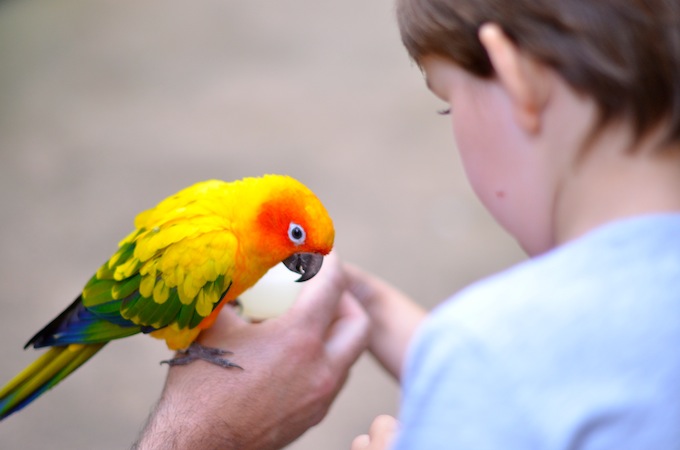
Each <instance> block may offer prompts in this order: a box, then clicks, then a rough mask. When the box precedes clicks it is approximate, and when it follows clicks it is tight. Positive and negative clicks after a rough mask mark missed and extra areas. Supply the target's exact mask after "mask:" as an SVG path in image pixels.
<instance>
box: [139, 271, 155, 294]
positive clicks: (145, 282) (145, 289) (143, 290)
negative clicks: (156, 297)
mask: <svg viewBox="0 0 680 450" xmlns="http://www.w3.org/2000/svg"><path fill="white" fill-rule="evenodd" d="M155 284H156V277H154V276H152V275H146V276H145V277H143V278H142V282H141V283H139V293H140V294H141V295H142V297H151V293H152V292H153V287H154V285H155Z"/></svg>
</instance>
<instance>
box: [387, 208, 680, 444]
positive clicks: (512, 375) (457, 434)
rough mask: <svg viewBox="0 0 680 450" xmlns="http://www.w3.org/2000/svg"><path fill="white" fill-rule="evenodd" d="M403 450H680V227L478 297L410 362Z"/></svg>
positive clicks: (524, 273)
mask: <svg viewBox="0 0 680 450" xmlns="http://www.w3.org/2000/svg"><path fill="white" fill-rule="evenodd" d="M400 420H401V423H402V427H401V431H400V433H399V434H398V437H397V439H396V442H395V445H394V447H393V448H394V449H396V450H406V449H409V450H414V449H417V450H429V449H461V450H486V449H494V450H496V449H499V450H501V449H502V450H515V449H531V450H544V449H551V450H552V449H554V450H557V449H560V450H566V449H569V450H584V449H587V450H596V449H598V450H600V449H602V450H604V449H606V450H614V449H616V450H622V449H626V450H627V449H631V450H662V449H680V215H675V214H662V215H650V216H644V217H637V218H632V219H626V220H622V221H619V222H616V223H611V224H608V225H605V226H603V227H601V228H598V229H596V230H594V231H592V232H590V233H589V234H587V235H585V236H583V237H581V238H579V239H577V240H575V241H572V242H570V243H568V244H566V245H563V246H561V247H559V248H557V249H555V250H553V251H551V252H549V253H547V254H545V255H542V256H540V257H536V258H533V259H531V260H528V261H526V262H524V263H521V264H518V265H517V266H515V267H513V268H511V269H509V270H506V271H504V272H502V273H500V274H498V275H495V276H493V277H490V278H488V279H485V280H483V281H481V282H479V283H476V284H474V285H472V286H470V287H469V288H467V289H465V290H464V291H462V292H461V293H460V294H458V295H456V296H454V297H452V298H451V299H449V300H448V301H446V302H445V303H444V304H443V305H441V306H440V307H439V308H437V309H436V310H435V311H434V312H433V314H431V316H430V317H429V318H428V319H427V320H426V322H425V323H424V325H423V326H422V327H421V328H420V329H419V331H418V332H417V333H416V337H415V338H414V342H413V343H412V345H411V348H410V349H409V355H408V358H407V362H406V370H405V376H404V386H403V401H402V411H401V417H400Z"/></svg>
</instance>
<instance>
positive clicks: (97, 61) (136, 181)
mask: <svg viewBox="0 0 680 450" xmlns="http://www.w3.org/2000/svg"><path fill="white" fill-rule="evenodd" d="M442 107H443V105H442V104H441V102H439V101H437V100H436V99H435V98H434V97H433V96H432V95H431V94H429V93H428V92H427V91H426V89H425V87H424V83H423V80H422V76H421V74H420V73H419V71H418V69H417V68H416V67H414V66H413V64H411V63H410V62H409V60H408V58H407V55H406V53H405V51H404V50H403V49H402V46H401V44H400V42H399V38H398V32H397V29H396V25H395V21H394V19H393V5H392V0H369V1H367V0H343V1H325V0H276V1H262V0H248V1H231V0H194V1H191V2H188V1H184V2H182V1H176V0H134V1H133V0H15V1H12V0H6V1H4V2H3V3H0V214H1V216H0V219H1V224H2V225H1V228H0V246H1V247H0V248H1V251H0V286H2V296H1V297H0V308H1V310H0V311H1V312H2V314H0V325H1V326H0V358H1V361H2V363H1V365H0V382H2V383H4V382H5V381H6V380H8V379H9V378H10V377H11V376H13V375H14V374H15V373H16V372H17V371H19V370H20V369H21V368H23V367H24V366H25V365H26V364H27V363H28V362H29V361H31V360H32V359H33V358H34V357H35V356H36V354H37V353H38V352H36V351H33V350H29V351H23V350H22V346H23V344H24V343H25V342H26V340H27V339H28V338H29V337H30V336H31V335H32V334H33V333H34V332H35V331H37V330H38V329H39V328H40V327H42V326H43V325H44V324H45V323H46V322H48V321H49V320H50V319H52V317H53V316H55V315H56V314H57V313H58V312H60V311H61V309H62V308H63V307H65V306H66V305H67V304H68V303H70V302H71V301H72V299H73V298H74V297H75V296H76V294H77V293H78V291H79V290H80V288H81V287H82V285H83V284H84V283H85V282H86V281H87V279H88V278H89V277H90V276H91V274H92V273H93V271H94V270H96V268H97V267H98V266H99V265H100V264H101V263H102V262H103V261H105V260H106V259H107V258H108V257H109V256H110V254H111V253H112V252H113V251H114V250H115V247H116V244H117V243H118V241H119V239H120V238H122V237H123V236H125V235H126V234H127V233H128V231H130V228H131V226H132V219H133V217H134V215H135V214H136V213H137V212H139V211H141V210H142V209H145V208H148V207H150V206H153V205H154V204H155V203H156V202H157V201H159V200H160V199H162V198H164V197H165V196H167V195H169V194H171V193H174V192H175V191H176V190H178V189H180V188H182V187H184V186H186V185H188V184H190V183H193V182H196V181H199V180H203V179H208V178H222V179H226V180H231V179H235V178H241V177H243V176H247V175H258V174H262V173H266V172H279V173H288V174H290V175H293V176H295V177H297V178H299V179H300V180H302V181H303V182H305V183H306V184H307V185H309V186H310V187H311V188H312V189H313V190H315V191H316V192H317V194H318V195H319V197H321V199H322V200H324V202H325V203H326V205H327V207H328V209H329V210H330V212H331V214H332V215H333V217H334V219H335V222H336V227H337V236H338V239H337V248H338V250H339V252H340V254H341V255H342V256H343V257H344V258H345V259H347V260H351V261H353V262H355V263H357V264H360V265H362V266H364V267H366V268H368V269H370V270H372V271H374V272H376V273H378V274H379V275H381V276H383V277H384V278H386V279H387V280H389V281H391V282H393V283H395V284H396V285H398V286H399V287H400V288H401V289H403V290H404V291H406V292H407V293H408V294H410V295H412V296H413V297H414V298H416V299H417V300H418V301H419V302H421V303H422V304H423V305H425V306H427V307H428V308H430V307H432V306H434V305H435V304H437V303H438V302H440V301H441V300H442V299H444V298H445V297H447V296H448V295H450V294H451V293H453V292H455V291H456V290H458V289H460V288H461V287H463V286H464V285H466V284H467V283H469V282H471V281H473V280H475V279H477V278H479V277H481V276H484V275H486V274H489V273H491V272H493V271H496V270H498V269H500V268H503V267H505V266H507V265H509V264H511V263H512V262H514V261H517V260H519V259H521V258H522V254H521V252H520V251H519V250H518V249H517V247H516V245H515V244H514V243H513V241H512V240H511V239H509V238H508V237H507V236H506V235H505V234H504V233H503V232H502V231H501V230H499V229H498V228H497V227H496V225H495V224H494V223H493V222H492V220H491V219H490V217H489V216H488V215H487V214H486V213H485V212H484V210H483V209H482V208H481V207H480V205H479V204H478V203H477V201H476V200H475V199H474V198H473V196H472V194H471V192H470V190H469V188H468V187H467V184H466V182H465V179H464V176H463V174H462V172H461V168H460V165H459V161H458V160H457V157H456V155H455V152H454V146H453V141H452V139H451V136H450V126H449V123H448V120H449V119H448V118H447V117H441V116H438V115H437V114H436V113H435V111H436V110H437V109H439V108H442ZM490 131H492V130H490ZM168 356H169V352H168V350H167V349H166V348H165V346H164V344H163V343H162V342H160V341H156V340H154V339H150V338H146V337H142V336H136V337H133V338H129V339H126V340H123V341H119V342H116V343H113V344H111V345H109V346H108V347H107V348H106V349H105V350H104V351H103V352H102V353H100V354H99V355H98V356H97V357H96V358H94V359H93V360H91V361H90V362H89V363H88V364H86V365H85V366H84V367H82V368H81V369H80V370H79V371H78V372H76V373H75V374H74V375H73V376H72V377H70V378H69V379H68V380H67V381H65V382H64V383H62V384H61V385H60V386H58V388H56V389H55V390H53V391H51V392H49V393H48V394H46V395H45V396H44V397H42V398H40V399H39V400H38V401H36V402H35V403H34V404H33V405H31V406H30V407H28V408H27V409H25V410H23V411H21V412H20V413H18V414H16V415H14V416H12V417H10V418H9V419H7V420H6V421H4V422H3V423H1V424H0V448H2V449H43V448H63V449H66V448H68V449H121V448H127V447H129V446H130V444H131V443H132V442H133V441H134V439H135V437H136V436H137V433H138V430H139V429H140V427H141V426H142V424H143V422H144V420H145V419H146V417H147V415H148V412H149V410H150V409H151V408H152V406H153V404H154V402H155V400H156V399H157V397H158V394H159V392H160V389H161V386H162V383H163V379H164V375H165V369H164V368H163V367H161V366H159V365H158V361H160V360H161V359H164V358H167V357H168ZM398 401H399V391H398V386H397V385H396V383H395V382H394V381H393V380H392V379H390V378H389V377H388V376H387V375H386V374H384V373H383V372H382V371H381V369H380V368H379V367H378V366H377V365H376V364H375V362H374V361H373V360H372V359H371V357H370V356H368V355H366V356H365V357H362V359H361V360H360V362H359V363H358V364H357V366H356V367H355V369H354V370H353V372H352V375H351V378H350V380H349V382H348V384H347V386H346V388H345V389H344V390H343V392H342V393H341V395H340V397H339V399H338V401H337V402H336V403H335V405H334V407H333V408H332V409H331V411H330V414H329V415H328V417H327V418H326V419H325V420H324V421H323V422H322V424H321V425H319V426H318V427H316V428H314V429H312V430H310V431H309V432H308V433H307V434H305V435H304V436H303V437H302V438H301V439H300V440H299V441H297V442H295V443H294V444H292V445H291V446H290V447H289V448H290V449H295V450H303V449H328V450H334V449H337V450H341V449H347V448H349V445H350V442H351V439H352V438H353V437H354V436H355V435H357V434H359V433H362V432H365V431H366V429H367V427H368V425H369V423H370V421H371V419H372V418H373V417H374V416H375V415H377V414H380V413H392V414H394V413H396V412H397V409H398Z"/></svg>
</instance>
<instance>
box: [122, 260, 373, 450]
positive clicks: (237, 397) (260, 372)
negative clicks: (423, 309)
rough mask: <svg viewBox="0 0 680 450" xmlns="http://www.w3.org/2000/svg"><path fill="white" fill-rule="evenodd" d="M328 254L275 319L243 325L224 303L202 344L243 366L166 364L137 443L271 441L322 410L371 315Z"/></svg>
mask: <svg viewBox="0 0 680 450" xmlns="http://www.w3.org/2000/svg"><path fill="white" fill-rule="evenodd" d="M346 284H347V281H346V278H345V275H344V272H343V270H342V268H341V265H340V262H339V261H338V259H337V257H336V256H335V255H333V254H331V255H329V256H328V257H327V258H326V262H325V263H324V267H323V268H322V270H321V272H320V273H319V274H318V275H317V276H316V277H315V278H314V279H313V280H310V281H308V282H307V283H306V286H305V287H304V288H303V289H302V292H301V293H300V296H299V298H298V299H297V301H296V303H295V304H294V305H293V307H292V308H291V309H290V310H289V311H288V312H286V313H285V314H283V315H282V316H281V317H279V318H276V319H271V320H267V321H265V322H262V323H247V322H246V321H244V320H243V319H241V318H240V317H239V316H238V315H237V314H236V312H235V311H234V310H233V309H232V308H225V310H224V312H222V313H221V314H220V316H219V318H218V320H217V322H216V323H215V325H214V326H213V327H212V328H210V330H207V331H205V332H204V333H202V334H201V335H200V337H199V342H200V343H201V344H202V345H205V346H208V347H214V348H220V349H228V350H229V351H231V352H233V355H230V356H229V358H230V359H231V361H233V362H234V363H236V364H238V365H239V366H241V367H242V368H243V369H238V368H230V369H225V368H222V367H218V366H216V365H213V364H210V363H206V362H204V361H194V362H192V363H191V364H188V365H186V366H177V367H172V368H170V369H169V371H168V377H167V380H166V384H165V388H164V390H163V394H162V396H161V399H160V401H159V402H158V405H157V406H156V408H155V410H154V412H153V413H152V415H151V417H150V419H149V421H148V423H147V425H146V427H145V429H144V431H143V432H142V436H141V437H140V439H139V442H138V443H137V444H135V448H136V449H155V448H163V449H167V448H201V449H212V448H215V449H217V448H248V449H258V450H265V449H277V448H282V447H284V446H285V445H287V444H288V443H290V442H292V441H293V440H295V439H296V438H298V437H299V436H300V435H302V434H303V433H304V432H305V431H306V430H307V429H309V428H310V427H312V426H314V425H316V424H317V423H319V422H320V421H321V419H322V418H323V417H324V416H325V415H326V412H327V411H328V408H329V407H330V405H331V403H332V401H333V400H334V398H335V397H336V395H337V394H338V392H339V391H340V389H341V388H342V386H343V385H344V383H345V381H346V379H347V377H348V375H349V370H350V367H351V366H352V364H353V363H354V362H355V361H356V360H357V358H358V357H359V355H360V354H361V352H362V351H363V350H364V349H365V347H366V345H367V343H368V335H369V333H368V328H369V322H368V318H367V316H366V314H365V312H364V311H363V309H362V308H361V306H360V305H359V304H358V302H357V301H356V299H354V298H353V297H352V296H351V295H350V294H349V293H348V292H347V291H346Z"/></svg>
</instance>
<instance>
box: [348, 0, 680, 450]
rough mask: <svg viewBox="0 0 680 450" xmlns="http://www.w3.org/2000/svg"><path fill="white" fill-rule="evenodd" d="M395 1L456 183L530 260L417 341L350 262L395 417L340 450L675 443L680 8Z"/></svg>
mask: <svg viewBox="0 0 680 450" xmlns="http://www.w3.org/2000/svg"><path fill="white" fill-rule="evenodd" d="M397 3H398V8H397V11H398V19H399V26H400V30H401V33H402V38H403V42H404V44H405V46H406V48H407V49H408V51H409V53H410V55H411V57H412V58H413V59H414V60H415V61H416V62H417V64H418V65H419V66H420V67H421V68H422V70H423V72H424V74H425V78H426V80H427V84H428V87H429V88H430V90H431V91H432V92H433V93H434V94H435V95H437V96H438V97H439V98H441V99H442V100H443V101H445V102H447V103H448V104H449V105H450V107H451V109H450V110H448V112H449V113H450V114H451V116H452V122H453V129H454V134H455V137H456V142H457V147H458V151H459V152H460V155H461V159H462V161H463V164H464V166H465V169H466V173H467V175H468V178H469V181H470V183H471V184H472V186H473V188H474V190H475V192H476V193H477V195H478V196H479V198H480V199H481V201H482V202H483V203H484V205H485V206H486V207H487V209H488V210H489V211H490V212H491V214H492V215H493V216H494V217H495V219H496V220H497V221H498V222H499V223H500V224H501V225H502V226H503V227H504V228H505V229H506V230H507V231H508V232H509V233H511V234H512V235H513V236H514V237H515V238H516V239H517V240H518V242H519V243H520V244H521V245H522V247H523V248H524V249H525V250H526V251H527V253H528V254H529V255H530V256H532V258H531V259H530V260H529V261H527V262H525V263H522V264H519V265H517V266H516V267H513V268H511V269H509V270H507V271H505V272H503V273H500V274H497V275H495V276H493V277H491V278H489V279H487V280H484V281H482V282H479V283H477V284H475V285H473V286H471V287H469V288H468V289H466V290H464V291H463V292H461V293H459V294H458V295H456V296H454V297H453V298H452V299H450V300H449V301H447V302H446V303H445V304H444V305H442V306H441V307H439V308H438V309H437V310H436V311H435V312H434V313H433V314H432V315H431V316H430V318H429V319H427V320H426V322H425V323H424V324H423V325H422V327H420V328H419V330H418V331H417V333H416V336H415V338H414V339H413V341H411V340H410V339H409V338H408V337H404V336H403V335H400V334H399V333H395V332H394V330H403V329H404V328H407V329H413V328H414V327H415V325H416V323H417V322H418V321H419V318H418V317H419V316H418V315H416V318H415V319H413V320H412V321H411V323H410V325H407V326H406V327H405V326H404V325H403V324H401V325H397V324H395V323H393V322H394V321H393V320H392V319H391V318H392V317H401V318H404V317H406V315H404V314H395V310H399V309H400V308H401V307H400V306H399V305H408V302H407V301H405V300H404V299H403V298H401V297H399V296H398V295H397V294H394V293H391V292H389V291H388V289H389V288H387V287H386V286H384V285H381V284H379V282H377V281H376V280H374V279H373V278H371V277H370V276H368V275H366V274H362V273H361V272H359V271H358V270H356V269H350V274H351V277H352V278H353V280H354V281H353V282H354V285H355V286H359V287H358V288H357V287H355V289H354V291H355V293H357V296H358V297H360V299H361V300H362V302H363V303H364V304H365V305H366V309H367V311H368V312H369V315H370V316H371V319H372V327H373V328H372V334H373V336H372V342H371V350H372V351H373V352H374V354H376V356H377V357H378V358H379V359H380V360H381V361H382V362H383V364H384V365H385V366H386V367H387V368H388V369H390V370H391V371H392V373H393V374H395V376H399V375H400V373H399V371H400V367H402V364H401V363H402V361H403V360H404V359H405V360H406V365H405V369H404V370H405V372H404V376H403V380H402V381H403V390H404V391H403V392H404V397H403V405H402V410H401V413H400V414H401V418H400V422H401V424H400V425H399V427H397V425H396V422H395V421H394V420H393V419H391V418H389V417H385V416H382V417H380V418H378V419H376V421H375V422H374V424H373V426H372V427H371V431H370V433H369V435H364V436H360V437H358V438H357V439H356V440H355V441H354V443H353V446H352V449H353V450H359V449H379V448H387V447H388V446H389V444H390V442H392V448H394V449H436V448H442V449H444V448H447V449H449V448H450V449H453V448H456V449H457V448H460V449H501V448H502V449H520V448H521V449H558V448H559V449H562V448H570V449H586V448H587V449H614V448H626V449H661V448H664V449H668V448H680V426H678V424H680V389H678V387H679V383H680V382H679V381H678V380H680V352H678V351H677V348H676V347H677V342H679V340H680V313H679V311H680V294H678V289H677V287H678V284H679V283H680V214H678V213H679V212H680V82H679V81H678V80H680V3H678V2H671V1H661V0H650V1H645V2H642V1H633V0H627V1H624V0H617V1H611V0H570V1H560V2H557V1H547V0H544V1H541V0H515V1H512V2H509V1H498V0H398V2H397ZM404 307H406V306H404ZM376 324H378V325H380V326H381V328H380V329H378V330H376V329H375V327H376ZM390 333H393V334H396V336H397V338H396V339H394V340H391V339H390V337H389V335H390ZM376 336H380V341H378V340H377V339H378V338H376ZM390 341H394V342H399V343H402V345H401V347H399V346H395V345H391V346H390V345H385V343H386V342H390ZM409 341H411V343H410V349H409V352H408V357H405V356H404V355H405V354H406V343H408V342H409ZM397 428H399V431H397Z"/></svg>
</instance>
